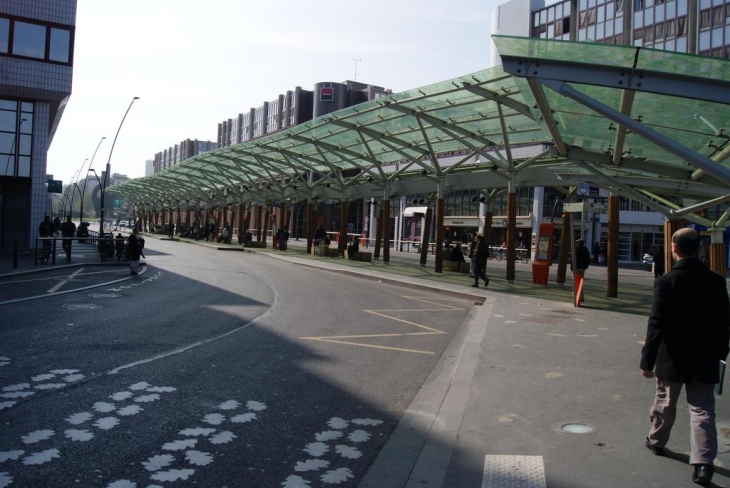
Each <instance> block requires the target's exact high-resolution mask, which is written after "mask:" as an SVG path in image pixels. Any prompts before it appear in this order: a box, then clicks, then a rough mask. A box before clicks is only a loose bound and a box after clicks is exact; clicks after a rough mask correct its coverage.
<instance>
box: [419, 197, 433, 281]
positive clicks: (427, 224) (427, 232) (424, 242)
mask: <svg viewBox="0 0 730 488" xmlns="http://www.w3.org/2000/svg"><path fill="white" fill-rule="evenodd" d="M432 220H433V209H432V208H431V207H430V206H429V207H428V208H427V209H426V218H425V219H424V221H423V239H421V267H422V268H423V267H425V266H426V261H427V260H428V244H429V242H430V240H431V221H432Z"/></svg>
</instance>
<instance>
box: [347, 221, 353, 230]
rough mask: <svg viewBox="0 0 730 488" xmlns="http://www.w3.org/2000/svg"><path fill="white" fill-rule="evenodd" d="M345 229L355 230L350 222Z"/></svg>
mask: <svg viewBox="0 0 730 488" xmlns="http://www.w3.org/2000/svg"><path fill="white" fill-rule="evenodd" d="M347 228H348V229H354V228H355V224H353V223H352V222H350V223H349V224H347Z"/></svg>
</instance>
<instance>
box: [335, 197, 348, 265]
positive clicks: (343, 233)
mask: <svg viewBox="0 0 730 488" xmlns="http://www.w3.org/2000/svg"><path fill="white" fill-rule="evenodd" d="M348 205H349V202H348V201H347V198H344V199H343V200H342V201H340V242H338V246H337V249H338V250H339V251H340V255H342V256H344V255H345V251H346V250H347V207H348Z"/></svg>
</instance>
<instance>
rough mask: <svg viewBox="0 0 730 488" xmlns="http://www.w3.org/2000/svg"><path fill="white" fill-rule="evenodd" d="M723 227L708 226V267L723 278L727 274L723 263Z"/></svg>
mask: <svg viewBox="0 0 730 488" xmlns="http://www.w3.org/2000/svg"><path fill="white" fill-rule="evenodd" d="M724 230H725V229H723V228H720V227H710V229H709V231H710V269H711V270H712V271H714V272H715V273H717V274H719V275H720V276H722V277H723V278H725V277H726V276H727V268H726V264H725V262H726V261H725V243H724V241H723V238H722V236H723V232H724Z"/></svg>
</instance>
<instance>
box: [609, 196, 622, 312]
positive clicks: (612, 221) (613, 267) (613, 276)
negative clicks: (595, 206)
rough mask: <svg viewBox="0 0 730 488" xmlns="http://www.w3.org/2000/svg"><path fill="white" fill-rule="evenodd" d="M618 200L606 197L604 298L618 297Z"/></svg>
mask: <svg viewBox="0 0 730 488" xmlns="http://www.w3.org/2000/svg"><path fill="white" fill-rule="evenodd" d="M619 213H620V210H619V198H618V195H613V194H611V195H610V196H609V197H608V245H607V255H606V296H607V297H609V298H615V297H617V296H618V233H619Z"/></svg>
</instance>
